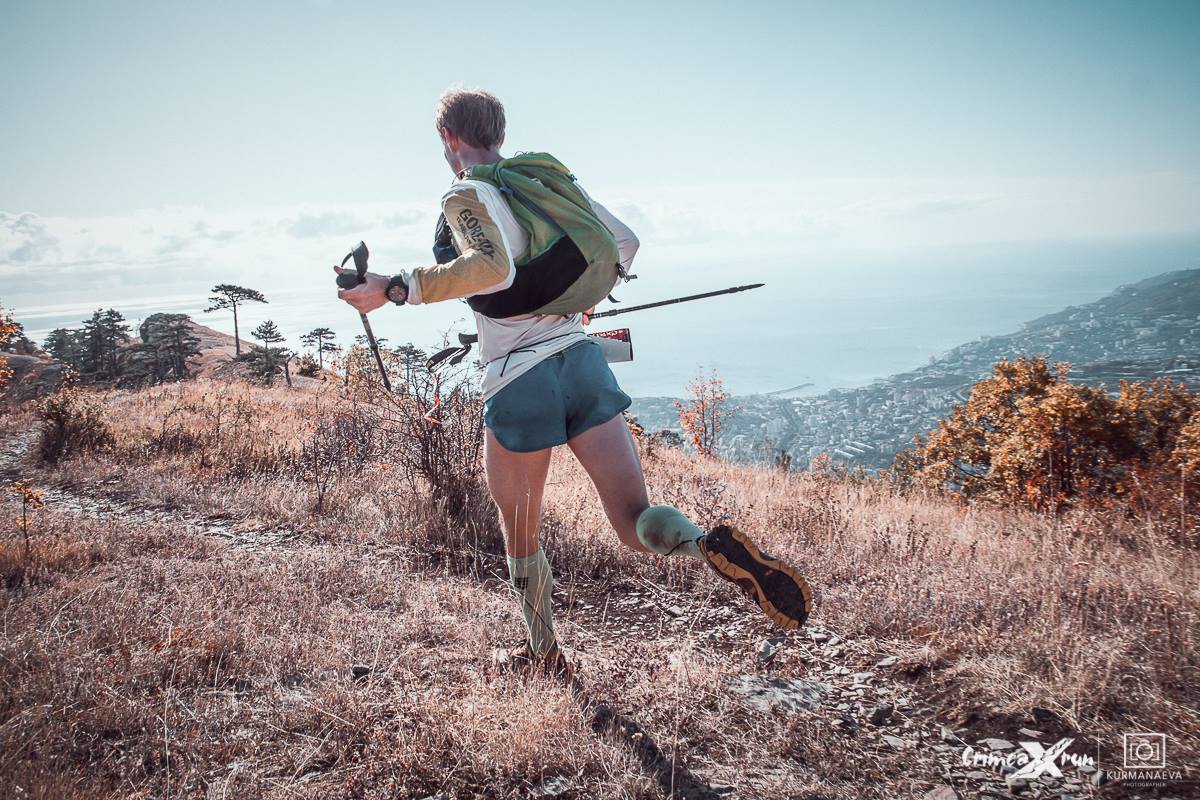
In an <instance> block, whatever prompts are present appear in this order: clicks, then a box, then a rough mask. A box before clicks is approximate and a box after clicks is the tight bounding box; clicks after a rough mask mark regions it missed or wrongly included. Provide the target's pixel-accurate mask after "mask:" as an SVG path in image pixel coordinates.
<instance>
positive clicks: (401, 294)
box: [387, 274, 408, 306]
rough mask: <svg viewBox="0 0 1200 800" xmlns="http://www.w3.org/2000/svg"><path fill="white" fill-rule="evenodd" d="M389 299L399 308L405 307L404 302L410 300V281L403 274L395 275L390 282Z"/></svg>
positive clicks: (388, 286) (388, 287) (388, 288)
mask: <svg viewBox="0 0 1200 800" xmlns="http://www.w3.org/2000/svg"><path fill="white" fill-rule="evenodd" d="M387 299H388V300H391V301H392V302H393V303H395V304H396V305H398V306H402V305H404V301H405V300H407V299H408V281H407V280H405V279H404V275H403V274H401V275H393V276H392V279H391V280H389V281H388V285H387Z"/></svg>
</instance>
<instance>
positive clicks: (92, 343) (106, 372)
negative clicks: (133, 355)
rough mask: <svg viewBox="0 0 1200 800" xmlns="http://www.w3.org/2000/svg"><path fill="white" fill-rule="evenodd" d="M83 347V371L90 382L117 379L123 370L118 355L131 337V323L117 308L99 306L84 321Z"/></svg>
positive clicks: (83, 374) (81, 364)
mask: <svg viewBox="0 0 1200 800" xmlns="http://www.w3.org/2000/svg"><path fill="white" fill-rule="evenodd" d="M81 338H82V340H83V348H82V350H83V351H82V353H81V358H80V362H81V363H80V369H79V371H80V374H81V375H82V376H83V377H84V378H85V379H86V380H88V381H89V382H92V383H99V382H102V381H105V380H116V379H117V378H118V377H119V376H120V373H121V370H120V363H119V360H118V358H117V354H118V351H119V350H120V348H121V345H122V344H124V343H125V342H126V341H128V339H129V326H128V325H126V324H125V317H124V316H123V315H122V314H121V312H119V311H117V310H116V309H112V308H110V309H108V310H107V311H105V310H102V309H96V310H95V311H94V312H92V316H91V319H86V320H84V321H83V330H82V337H81Z"/></svg>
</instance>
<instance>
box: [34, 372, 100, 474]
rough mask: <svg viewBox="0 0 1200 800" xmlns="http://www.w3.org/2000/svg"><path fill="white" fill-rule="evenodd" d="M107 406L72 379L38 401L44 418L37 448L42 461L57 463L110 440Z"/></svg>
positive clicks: (40, 416) (98, 447)
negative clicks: (75, 383) (106, 417)
mask: <svg viewBox="0 0 1200 800" xmlns="http://www.w3.org/2000/svg"><path fill="white" fill-rule="evenodd" d="M105 410H106V409H105V407H104V405H103V403H102V402H100V401H97V400H95V399H93V398H92V397H91V396H90V395H89V394H88V393H86V392H85V391H84V390H83V389H81V388H79V387H78V386H75V385H73V384H71V383H67V384H65V385H64V386H63V387H62V388H61V389H59V390H58V391H57V392H55V393H54V394H52V395H50V396H48V397H45V398H43V399H42V400H40V401H38V403H37V413H38V417H39V419H40V420H41V439H40V442H39V446H38V449H39V454H40V456H41V459H42V461H43V462H44V463H46V464H57V463H58V462H59V461H60V460H62V459H63V458H66V457H69V456H74V455H78V454H80V453H85V452H88V451H91V450H99V449H101V448H103V447H106V446H108V445H109V444H111V443H112V434H111V433H110V431H109V428H108V425H107V423H106V422H105V420H104V414H105Z"/></svg>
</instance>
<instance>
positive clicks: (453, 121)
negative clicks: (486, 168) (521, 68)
mask: <svg viewBox="0 0 1200 800" xmlns="http://www.w3.org/2000/svg"><path fill="white" fill-rule="evenodd" d="M435 123H436V125H437V130H438V135H439V136H440V137H441V139H442V145H443V146H444V148H445V150H444V152H445V156H446V162H447V163H448V164H449V165H450V167H451V169H453V170H454V171H455V172H457V171H458V170H460V169H462V159H461V158H460V153H462V151H463V150H466V149H471V150H476V151H495V150H498V149H499V148H500V145H502V144H503V143H504V106H503V105H501V104H500V101H499V100H497V99H496V97H495V95H492V94H489V93H488V92H485V91H483V90H481V89H463V88H459V87H452V88H450V89H447V90H446V91H445V92H444V93H443V94H442V96H441V99H439V100H438V104H437V117H436V119H435Z"/></svg>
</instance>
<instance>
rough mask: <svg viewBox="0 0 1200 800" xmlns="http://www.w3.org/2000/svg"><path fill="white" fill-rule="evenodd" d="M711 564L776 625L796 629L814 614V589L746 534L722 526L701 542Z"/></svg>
mask: <svg viewBox="0 0 1200 800" xmlns="http://www.w3.org/2000/svg"><path fill="white" fill-rule="evenodd" d="M700 550H701V551H702V552H703V553H704V556H705V558H707V559H708V564H709V566H711V567H712V568H713V570H714V571H716V573H717V574H718V575H720V576H721V577H722V578H725V579H726V580H728V581H732V582H733V583H735V584H737V585H738V586H739V587H741V589H742V590H743V591H744V592H746V594H748V595H749V596H750V599H752V600H753V601H754V602H755V603H757V604H758V607H759V608H761V609H762V610H763V613H765V614H766V615H767V616H768V617H770V618H771V620H772V621H773V622H775V624H776V625H779V626H780V627H782V628H787V629H788V630H794V629H796V628H799V627H800V626H801V625H803V624H804V621H805V620H806V619H808V615H809V612H810V611H812V604H813V599H812V588H811V587H809V585H808V581H806V580H804V578H803V577H802V576H801V575H800V573H799V572H797V571H796V569H795V567H793V566H791V565H790V564H786V563H784V562H783V561H780V560H779V559H777V558H774V557H772V556H769V555H767V554H766V553H764V552H763V551H761V550H759V549H758V546H757V545H756V544H754V542H752V541H750V538H749V537H748V536H746V534H744V533H742V532H741V531H739V530H738V529H737V528H734V527H731V526H729V525H718V526H717V527H715V528H713V529H712V530H711V531H709V533H708V535H707V536H705V537H704V539H702V540H701V541H700Z"/></svg>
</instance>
